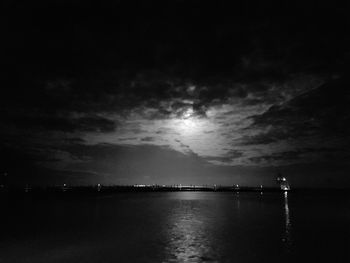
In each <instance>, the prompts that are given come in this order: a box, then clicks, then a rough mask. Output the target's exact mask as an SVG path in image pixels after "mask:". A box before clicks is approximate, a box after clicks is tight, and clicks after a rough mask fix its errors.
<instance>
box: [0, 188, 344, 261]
mask: <svg viewBox="0 0 350 263" xmlns="http://www.w3.org/2000/svg"><path fill="white" fill-rule="evenodd" d="M1 197H2V198H1V200H0V205H1V207H0V209H1V211H0V215H1V218H0V223H1V225H0V229H1V234H0V262H1V263H2V262H19V263H20V262H35V263H40V262H43V263H44V262H45V263H51V262H65V263H78V262H79V263H80V262H91V263H95V262H103V263H108V262H113V263H116V262H152V263H156V262H237V263H240V262H350V261H349V260H350V195H349V194H346V193H342V194H338V193H336V192H330V193H328V192H310V193H309V192H307V191H306V192H270V193H269V192H263V193H260V192H239V193H238V192H186V191H178V192H131V193H113V194H101V195H76V196H65V195H64V194H62V195H58V196H57V195H55V196H45V195H43V196H32V195H21V196H20V197H17V198H13V197H4V196H1Z"/></svg>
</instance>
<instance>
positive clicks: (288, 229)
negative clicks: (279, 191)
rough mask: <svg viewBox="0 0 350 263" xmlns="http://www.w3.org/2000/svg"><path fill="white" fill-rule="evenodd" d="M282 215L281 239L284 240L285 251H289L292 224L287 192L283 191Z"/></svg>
mask: <svg viewBox="0 0 350 263" xmlns="http://www.w3.org/2000/svg"><path fill="white" fill-rule="evenodd" d="M284 217H285V231H284V238H283V241H284V242H285V245H286V249H287V251H290V249H291V245H292V239H291V230H292V224H291V221H290V213H289V205H288V192H287V191H285V192H284Z"/></svg>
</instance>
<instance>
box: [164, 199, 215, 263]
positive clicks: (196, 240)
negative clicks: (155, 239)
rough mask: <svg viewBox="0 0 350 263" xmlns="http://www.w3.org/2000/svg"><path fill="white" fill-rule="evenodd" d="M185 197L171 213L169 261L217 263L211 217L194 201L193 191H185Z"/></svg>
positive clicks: (168, 246) (167, 248) (168, 247)
mask: <svg viewBox="0 0 350 263" xmlns="http://www.w3.org/2000/svg"><path fill="white" fill-rule="evenodd" d="M182 198H183V199H182V200H180V201H179V204H178V206H177V207H175V208H174V210H173V211H172V214H171V216H170V222H169V230H168V233H167V234H168V238H169V243H168V245H167V247H166V251H167V254H168V257H169V258H168V261H167V262H218V261H216V260H215V259H216V258H217V253H218V252H217V251H216V249H215V244H213V242H212V241H213V237H212V235H211V233H210V228H211V227H210V224H212V223H213V222H211V221H212V220H211V219H212V216H211V215H210V214H209V215H208V214H204V213H203V210H202V208H201V207H200V206H199V205H198V204H196V203H194V202H192V201H193V200H191V199H192V198H195V196H194V195H193V193H182Z"/></svg>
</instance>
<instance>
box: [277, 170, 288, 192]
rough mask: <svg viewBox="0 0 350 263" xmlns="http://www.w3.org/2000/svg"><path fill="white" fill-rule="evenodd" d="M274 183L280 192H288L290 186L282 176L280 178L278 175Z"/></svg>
mask: <svg viewBox="0 0 350 263" xmlns="http://www.w3.org/2000/svg"><path fill="white" fill-rule="evenodd" d="M276 181H277V183H278V184H279V185H280V188H281V190H283V191H289V190H290V186H289V183H288V181H287V179H286V178H285V177H284V176H282V175H281V174H280V173H279V174H278V175H277V179H276Z"/></svg>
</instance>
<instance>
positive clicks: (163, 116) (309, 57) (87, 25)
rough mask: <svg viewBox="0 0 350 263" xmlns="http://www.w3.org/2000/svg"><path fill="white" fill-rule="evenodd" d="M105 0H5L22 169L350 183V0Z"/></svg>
mask: <svg viewBox="0 0 350 263" xmlns="http://www.w3.org/2000/svg"><path fill="white" fill-rule="evenodd" d="M49 2H50V4H49ZM99 2H100V1H96V2H95V3H89V2H88V1H41V2H40V1H26V2H25V3H19V2H16V1H4V2H3V4H2V6H3V8H2V12H1V13H2V15H1V39H2V40H1V42H2V49H1V51H2V52H1V53H2V54H1V62H2V64H3V66H4V68H5V69H4V70H3V71H2V74H1V75H2V77H1V82H2V83H1V91H0V92H1V96H0V152H1V154H0V158H1V159H0V160H1V161H0V172H7V173H8V174H9V180H10V183H11V184H17V185H24V184H33V185H36V184H40V185H55V184H62V183H67V184H85V185H86V184H96V183H102V184H122V185H125V184H136V183H138V184H199V185H204V184H222V185H232V184H240V185H248V186H254V185H260V184H263V185H274V184H275V177H276V174H277V173H278V172H281V173H282V174H283V175H285V176H286V177H287V178H288V180H289V181H290V184H291V186H292V187H310V186H314V187H328V186H329V187H350V177H349V176H350V173H349V172H350V152H349V150H350V148H349V146H350V123H349V122H350V92H349V83H350V81H349V74H348V71H349V70H348V69H349V61H350V60H349V59H350V27H349V26H350V15H349V13H350V12H349V11H350V9H349V8H348V6H341V5H336V3H335V1H330V3H326V4H321V3H319V1H304V3H302V4H296V3H295V1H291V2H289V3H288V2H285V1H278V2H277V1H276V2H275V3H272V2H270V3H268V1H259V2H252V1H242V2H238V1H237V2H236V4H235V5H234V6H232V5H231V6H228V5H225V4H223V2H220V1H211V3H205V2H206V1H189V0H183V1H180V0H178V1H176V0H173V1H160V2H155V1H143V2H132V1H113V2H108V3H105V4H102V3H99ZM305 2H307V3H305Z"/></svg>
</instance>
